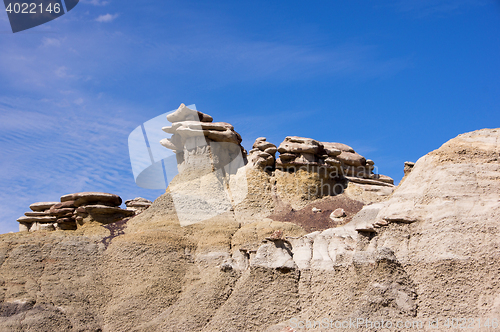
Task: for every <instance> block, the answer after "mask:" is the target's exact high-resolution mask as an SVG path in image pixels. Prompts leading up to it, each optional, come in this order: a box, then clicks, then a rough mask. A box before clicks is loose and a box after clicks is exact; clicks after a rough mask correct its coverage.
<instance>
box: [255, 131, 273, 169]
mask: <svg viewBox="0 0 500 332" xmlns="http://www.w3.org/2000/svg"><path fill="white" fill-rule="evenodd" d="M276 151H277V148H276V145H274V144H273V143H270V142H267V141H266V138H265V137H259V138H257V139H256V140H255V143H254V144H253V149H252V150H250V153H249V155H248V162H249V163H250V164H251V165H254V166H256V167H257V168H260V169H266V170H273V169H274V164H275V154H276Z"/></svg>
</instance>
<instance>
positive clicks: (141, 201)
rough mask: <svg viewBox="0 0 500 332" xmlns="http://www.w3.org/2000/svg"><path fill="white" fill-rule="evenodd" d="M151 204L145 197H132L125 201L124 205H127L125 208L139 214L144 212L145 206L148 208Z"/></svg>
mask: <svg viewBox="0 0 500 332" xmlns="http://www.w3.org/2000/svg"><path fill="white" fill-rule="evenodd" d="M151 204H153V202H151V201H150V200H149V199H145V198H142V197H136V198H134V199H129V200H127V201H125V205H126V206H127V210H131V211H134V213H135V214H139V213H142V212H144V211H145V210H146V209H147V208H149V207H150V206H151Z"/></svg>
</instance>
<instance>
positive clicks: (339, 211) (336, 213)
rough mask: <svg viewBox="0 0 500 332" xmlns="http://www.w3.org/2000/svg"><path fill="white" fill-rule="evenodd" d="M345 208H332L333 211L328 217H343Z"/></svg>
mask: <svg viewBox="0 0 500 332" xmlns="http://www.w3.org/2000/svg"><path fill="white" fill-rule="evenodd" d="M345 215H346V214H345V210H344V209H342V208H338V209H335V210H333V212H332V213H331V214H330V218H332V219H333V218H342V217H345Z"/></svg>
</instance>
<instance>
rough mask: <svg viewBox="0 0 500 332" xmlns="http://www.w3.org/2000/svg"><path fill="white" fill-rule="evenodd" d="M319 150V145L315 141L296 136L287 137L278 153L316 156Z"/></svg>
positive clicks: (320, 147)
mask: <svg viewBox="0 0 500 332" xmlns="http://www.w3.org/2000/svg"><path fill="white" fill-rule="evenodd" d="M321 149H322V146H321V144H320V143H319V142H318V141H316V140H313V139H310V138H304V137H297V136H287V137H286V138H285V140H284V141H283V142H282V143H281V144H280V146H279V147H278V152H279V153H293V154H302V153H311V154H318V153H319V152H320V151H321Z"/></svg>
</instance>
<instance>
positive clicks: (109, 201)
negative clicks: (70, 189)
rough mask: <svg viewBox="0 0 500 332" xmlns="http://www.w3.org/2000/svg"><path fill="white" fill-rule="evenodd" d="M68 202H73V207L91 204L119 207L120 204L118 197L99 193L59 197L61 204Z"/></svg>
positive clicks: (120, 200) (82, 193)
mask: <svg viewBox="0 0 500 332" xmlns="http://www.w3.org/2000/svg"><path fill="white" fill-rule="evenodd" d="M68 201H74V203H73V205H74V206H76V207H79V206H82V205H93V204H99V205H106V206H120V205H121V204H122V199H121V198H120V196H118V195H114V194H109V193H101V192H81V193H76V194H68V195H64V196H62V197H61V202H68Z"/></svg>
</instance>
